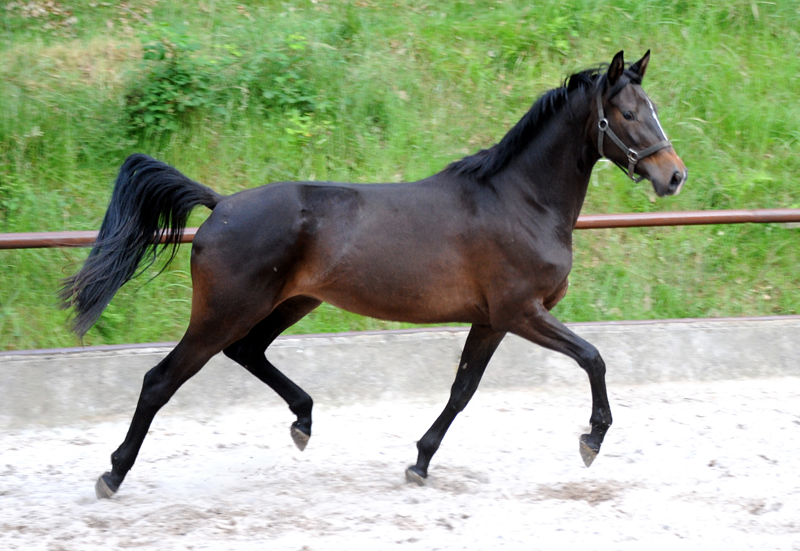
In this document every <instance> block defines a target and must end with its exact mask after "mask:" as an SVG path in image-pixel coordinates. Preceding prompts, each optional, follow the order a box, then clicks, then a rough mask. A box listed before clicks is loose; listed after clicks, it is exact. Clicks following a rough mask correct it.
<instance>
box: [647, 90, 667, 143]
mask: <svg viewBox="0 0 800 551" xmlns="http://www.w3.org/2000/svg"><path fill="white" fill-rule="evenodd" d="M647 105H649V106H650V112H651V113H652V114H653V119H655V121H656V124H657V125H658V129H659V130H661V135H662V136H664V139H665V140H668V139H669V138H667V133H666V132H664V129H663V128H661V121H660V120H658V115H656V108H655V107H653V104H652V103H650V100H649V99H648V100H647Z"/></svg>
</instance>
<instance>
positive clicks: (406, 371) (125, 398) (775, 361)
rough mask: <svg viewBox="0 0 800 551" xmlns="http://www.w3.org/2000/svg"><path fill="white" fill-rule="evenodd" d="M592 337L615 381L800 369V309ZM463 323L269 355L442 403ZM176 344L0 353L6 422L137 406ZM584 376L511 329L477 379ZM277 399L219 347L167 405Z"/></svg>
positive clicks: (1, 414)
mask: <svg viewBox="0 0 800 551" xmlns="http://www.w3.org/2000/svg"><path fill="white" fill-rule="evenodd" d="M570 327H571V328H572V330H574V331H575V332H576V333H578V334H579V335H581V336H582V337H583V338H585V339H586V340H588V341H589V342H591V343H592V344H594V345H595V346H596V347H597V348H598V349H599V350H600V353H601V354H602V355H603V357H604V359H605V361H606V365H607V368H608V373H607V381H608V384H609V386H610V387H613V386H614V385H622V384H641V383H653V382H666V381H686V380H697V381H709V380H723V379H740V378H758V377H784V376H800V316H785V317H775V318H761V319H758V320H735V319H734V320H730V319H729V320H682V321H660V322H615V323H584V324H572V325H571V326H570ZM466 336H467V329H465V328H464V329H462V328H454V329H434V330H419V331H416V330H414V331H390V332H379V333H378V332H376V333H350V334H341V335H314V336H300V337H282V338H280V339H278V340H277V341H276V342H275V343H274V344H273V345H272V347H270V350H269V358H270V360H271V361H272V362H273V363H274V364H275V365H276V366H278V367H279V369H281V370H282V371H284V373H286V374H287V375H288V376H289V377H290V378H292V379H293V380H294V381H295V382H296V383H298V384H299V385H300V386H301V387H303V388H304V389H305V390H306V391H307V392H308V393H309V394H311V396H312V397H313V398H314V400H315V401H316V402H317V403H318V404H320V403H325V404H331V405H333V404H342V403H352V402H372V401H377V400H384V399H391V398H393V397H399V396H403V397H419V398H425V399H435V400H438V401H441V402H442V403H444V401H445V400H446V397H447V394H448V392H449V388H450V385H451V384H452V380H453V376H454V372H455V369H456V367H457V366H458V360H459V356H460V353H461V348H462V346H463V344H464V340H465V339H466ZM170 349H171V346H158V345H145V346H141V345H140V346H135V347H95V348H85V349H68V350H55V351H34V352H21V353H13V352H4V353H0V377H1V379H0V381H1V382H0V428H6V429H7V428H24V427H27V426H35V425H42V424H47V425H51V424H76V423H83V422H96V421H98V420H103V419H110V418H114V417H118V416H130V415H131V414H132V413H133V409H134V407H135V405H136V400H137V397H138V394H139V389H140V386H141V380H142V376H143V375H144V373H145V372H146V371H147V370H148V369H150V368H151V367H153V366H154V365H156V364H157V363H158V362H159V361H160V360H161V359H162V358H163V357H164V356H165V355H166V354H167V352H169V350H170ZM553 385H576V387H577V389H578V390H577V391H578V392H584V393H586V395H587V397H588V394H589V385H588V382H587V379H586V375H585V374H584V373H583V371H582V370H581V369H580V368H578V367H577V365H576V364H575V363H574V362H573V361H572V360H570V359H568V358H566V357H563V356H561V355H559V354H555V353H553V352H550V351H548V350H544V349H542V348H540V347H538V346H535V345H533V344H530V343H528V342H526V341H523V340H522V339H519V338H517V337H515V336H511V335H509V336H508V337H506V339H505V340H504V341H503V343H502V344H501V345H500V348H499V349H498V351H497V353H496V354H495V357H494V358H493V360H492V362H491V363H490V364H489V368H488V370H487V373H486V375H485V377H484V380H483V382H482V384H481V388H495V389H497V388H535V387H544V386H553ZM253 403H269V404H277V403H281V402H280V399H279V398H278V397H277V396H275V394H274V393H273V392H272V391H271V390H270V389H269V388H267V387H266V386H265V385H264V384H262V383H261V382H259V381H258V380H256V379H255V378H254V377H252V376H251V375H250V374H249V373H247V372H246V371H245V370H244V369H242V368H241V367H239V366H238V365H236V364H234V363H233V362H231V361H230V360H228V359H227V358H225V357H224V356H222V355H219V356H217V357H216V358H214V359H213V360H212V361H211V362H210V363H209V365H207V366H206V367H205V368H204V369H203V370H202V371H201V372H200V373H199V374H198V375H197V376H195V377H194V378H193V379H192V380H190V381H189V382H188V383H187V384H186V385H185V386H184V387H183V388H182V389H181V390H180V391H179V392H178V393H177V394H176V395H175V397H174V398H173V399H172V401H171V402H170V403H169V404H168V405H167V408H168V409H169V410H172V411H177V410H192V411H195V412H198V413H199V412H207V413H209V414H213V413H214V412H215V411H219V410H220V409H222V408H225V407H229V406H232V405H240V404H253Z"/></svg>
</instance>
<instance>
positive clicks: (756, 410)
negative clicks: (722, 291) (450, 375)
mask: <svg viewBox="0 0 800 551" xmlns="http://www.w3.org/2000/svg"><path fill="white" fill-rule="evenodd" d="M610 393H611V396H610V398H611V404H612V411H613V413H614V420H615V423H614V426H613V427H612V428H611V430H610V431H609V433H608V436H607V437H606V441H605V444H604V445H603V450H602V451H601V453H600V456H599V457H598V459H597V461H595V463H594V465H593V466H592V468H591V469H586V468H585V467H584V466H583V463H582V461H581V459H580V456H579V454H578V435H579V434H580V433H581V432H583V431H585V429H586V428H587V427H586V426H582V423H585V422H586V421H587V420H588V417H589V413H590V403H589V397H588V394H589V393H588V385H587V388H555V389H548V390H526V391H503V392H500V391H491V392H478V394H477V395H476V396H475V398H474V399H473V402H472V403H471V404H470V405H469V406H468V408H467V410H466V411H464V412H463V413H462V414H461V416H459V418H458V419H457V420H456V422H455V423H454V425H453V427H452V428H451V430H450V432H449V433H448V435H447V437H446V438H445V441H444V443H443V445H442V448H441V449H440V450H439V453H438V454H437V455H436V456H435V457H434V459H433V462H432V464H431V469H430V478H429V479H428V482H427V485H426V486H425V487H417V486H415V485H409V484H407V483H406V482H405V480H404V475H403V473H404V470H405V468H406V466H407V465H409V464H411V463H413V460H414V459H415V458H416V449H415V446H414V443H415V441H416V439H417V438H419V437H420V436H421V435H422V434H423V433H424V432H425V430H426V429H427V428H428V426H429V425H430V423H432V422H433V420H434V419H435V418H436V416H437V415H438V414H439V412H440V411H441V408H442V406H443V404H444V400H445V397H444V395H437V396H431V397H430V398H429V399H427V400H418V401H413V402H412V401H391V402H386V403H380V404H374V403H371V404H352V405H348V406H346V407H328V408H326V407H325V406H324V405H319V406H318V407H317V409H316V413H315V425H314V434H313V436H312V438H311V441H310V443H309V446H308V448H307V449H306V451H305V452H302V453H301V452H299V451H298V450H297V449H296V448H295V447H294V445H293V443H292V440H291V438H290V436H289V424H290V423H291V421H292V420H293V419H292V415H291V413H290V412H289V411H288V409H286V408H284V407H275V406H272V405H270V406H265V407H263V408H254V407H242V408H239V409H230V410H226V411H224V412H222V413H219V414H215V415H207V416H196V415H195V416H191V417H187V416H185V415H180V414H176V413H171V412H170V411H169V407H167V408H165V410H164V411H162V413H161V414H160V415H159V416H157V417H156V420H155V422H154V424H153V426H152V430H151V433H150V435H149V436H148V438H147V440H146V441H145V444H144V446H143V448H142V451H141V453H140V456H139V459H138V462H137V463H136V466H135V467H134V469H133V470H132V471H131V472H130V473H129V474H128V477H127V479H126V481H125V483H124V484H123V485H122V487H121V488H120V491H119V493H118V494H117V495H116V496H115V497H114V498H113V499H111V500H104V501H98V500H96V498H95V496H94V489H93V488H94V481H95V479H96V478H97V476H98V475H99V474H100V473H102V472H103V471H105V470H107V469H108V456H109V454H110V453H111V451H113V450H114V449H115V448H116V447H117V445H119V443H120V442H121V440H122V438H123V437H124V435H125V432H126V431H127V426H128V419H113V420H108V421H106V422H104V423H101V424H95V425H91V426H88V425H87V426H75V427H43V428H38V429H29V430H17V431H14V432H10V433H6V434H2V435H0V548H2V549H26V550H37V549H42V550H48V551H58V550H78V549H80V550H95V549H97V550H99V549H103V550H106V549H119V548H131V547H132V548H137V549H141V550H156V549H159V550H161V549H170V550H175V549H198V550H199V549H244V548H250V547H251V546H253V544H264V545H266V546H268V548H269V549H281V550H283V549H287V550H298V551H299V550H307V551H308V550H338V549H341V550H352V549H386V548H398V547H399V548H408V549H420V550H421V549H471V550H476V549H477V550H484V549H486V550H488V549H526V550H530V549H548V550H550V549H574V548H580V549H623V550H625V549H631V550H634V549H635V550H637V551H640V550H641V549H648V550H652V549H676V548H678V549H681V550H682V551H685V550H687V549H703V550H707V549H723V548H724V549H726V550H735V549H759V550H764V549H782V550H800V475H799V474H798V473H800V379H797V378H786V379H773V380H748V381H728V382H717V383H674V384H673V383H671V384H663V385H646V386H629V387H620V388H612V389H610Z"/></svg>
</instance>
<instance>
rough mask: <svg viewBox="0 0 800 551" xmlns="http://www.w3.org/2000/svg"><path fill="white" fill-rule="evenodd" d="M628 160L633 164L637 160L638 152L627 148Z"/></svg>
mask: <svg viewBox="0 0 800 551" xmlns="http://www.w3.org/2000/svg"><path fill="white" fill-rule="evenodd" d="M628 162H629V163H631V164H633V165H635V164H636V163H638V162H639V154H638V153H637V152H635V151H634V150H633V149H629V150H628Z"/></svg>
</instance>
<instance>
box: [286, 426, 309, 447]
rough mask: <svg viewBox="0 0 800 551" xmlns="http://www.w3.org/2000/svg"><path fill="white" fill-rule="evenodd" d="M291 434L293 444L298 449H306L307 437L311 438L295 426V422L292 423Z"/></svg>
mask: <svg viewBox="0 0 800 551" xmlns="http://www.w3.org/2000/svg"><path fill="white" fill-rule="evenodd" d="M291 434H292V440H294V445H295V446H297V448H298V449H299V450H300V451H303V450H304V449H306V446H307V445H308V439H309V438H311V435H310V434H306V433H305V432H303V431H302V430H300V429H299V428H298V427H297V423H292V428H291Z"/></svg>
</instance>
